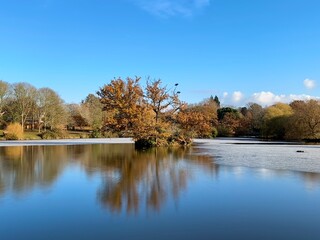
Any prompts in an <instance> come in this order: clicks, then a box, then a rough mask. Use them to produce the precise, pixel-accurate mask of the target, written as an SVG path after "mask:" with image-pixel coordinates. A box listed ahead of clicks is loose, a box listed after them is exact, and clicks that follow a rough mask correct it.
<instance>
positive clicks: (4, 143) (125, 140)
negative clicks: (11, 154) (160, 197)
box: [0, 138, 134, 147]
mask: <svg viewBox="0 0 320 240" xmlns="http://www.w3.org/2000/svg"><path fill="white" fill-rule="evenodd" d="M119 143H121V144H133V143H134V141H133V140H132V139H131V138H83V139H82V138H81V139H54V140H12V141H11V140H4V141H0V147H10V146H47V145H85V144H119Z"/></svg>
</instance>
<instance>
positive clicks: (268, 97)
mask: <svg viewBox="0 0 320 240" xmlns="http://www.w3.org/2000/svg"><path fill="white" fill-rule="evenodd" d="M310 99H320V98H319V97H314V96H310V95H306V94H299V95H297V94H289V95H285V94H281V95H276V94H274V93H272V92H264V91H262V92H258V93H254V94H253V95H252V96H251V98H250V99H249V100H248V102H255V103H258V104H261V105H263V106H269V105H272V104H275V103H277V102H283V103H290V102H292V101H294V100H310Z"/></svg>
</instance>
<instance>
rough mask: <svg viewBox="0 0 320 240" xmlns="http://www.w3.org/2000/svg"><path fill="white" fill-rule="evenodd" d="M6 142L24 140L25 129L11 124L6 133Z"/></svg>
mask: <svg viewBox="0 0 320 240" xmlns="http://www.w3.org/2000/svg"><path fill="white" fill-rule="evenodd" d="M5 138H6V140H21V139H23V128H22V126H21V124H19V123H11V124H9V125H8V126H7V128H6V131H5Z"/></svg>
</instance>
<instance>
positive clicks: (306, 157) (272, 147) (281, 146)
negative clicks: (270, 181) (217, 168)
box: [194, 139, 320, 173]
mask: <svg viewBox="0 0 320 240" xmlns="http://www.w3.org/2000/svg"><path fill="white" fill-rule="evenodd" d="M194 143H195V148H199V149H201V152H202V153H203V152H204V153H205V154H207V155H210V156H213V157H214V159H215V162H216V163H217V164H221V165H230V166H243V167H253V168H266V169H278V170H291V171H303V172H314V173H320V146H319V145H303V144H292V143H287V142H263V141H259V140H257V139H214V140H207V139H204V140H202V139H196V140H195V141H194ZM299 151H300V152H299Z"/></svg>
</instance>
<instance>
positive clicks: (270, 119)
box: [262, 103, 293, 139]
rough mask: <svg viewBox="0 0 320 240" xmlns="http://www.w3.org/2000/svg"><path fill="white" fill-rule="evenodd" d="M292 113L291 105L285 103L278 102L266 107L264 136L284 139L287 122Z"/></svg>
mask: <svg viewBox="0 0 320 240" xmlns="http://www.w3.org/2000/svg"><path fill="white" fill-rule="evenodd" d="M292 114H293V110H292V108H291V106H290V105H288V104H285V103H276V104H274V105H272V106H270V107H268V108H266V110H265V114H264V117H263V127H262V136H263V137H266V138H277V139H283V138H284V137H285V133H286V126H287V123H288V121H289V118H290V117H291V116H292Z"/></svg>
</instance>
